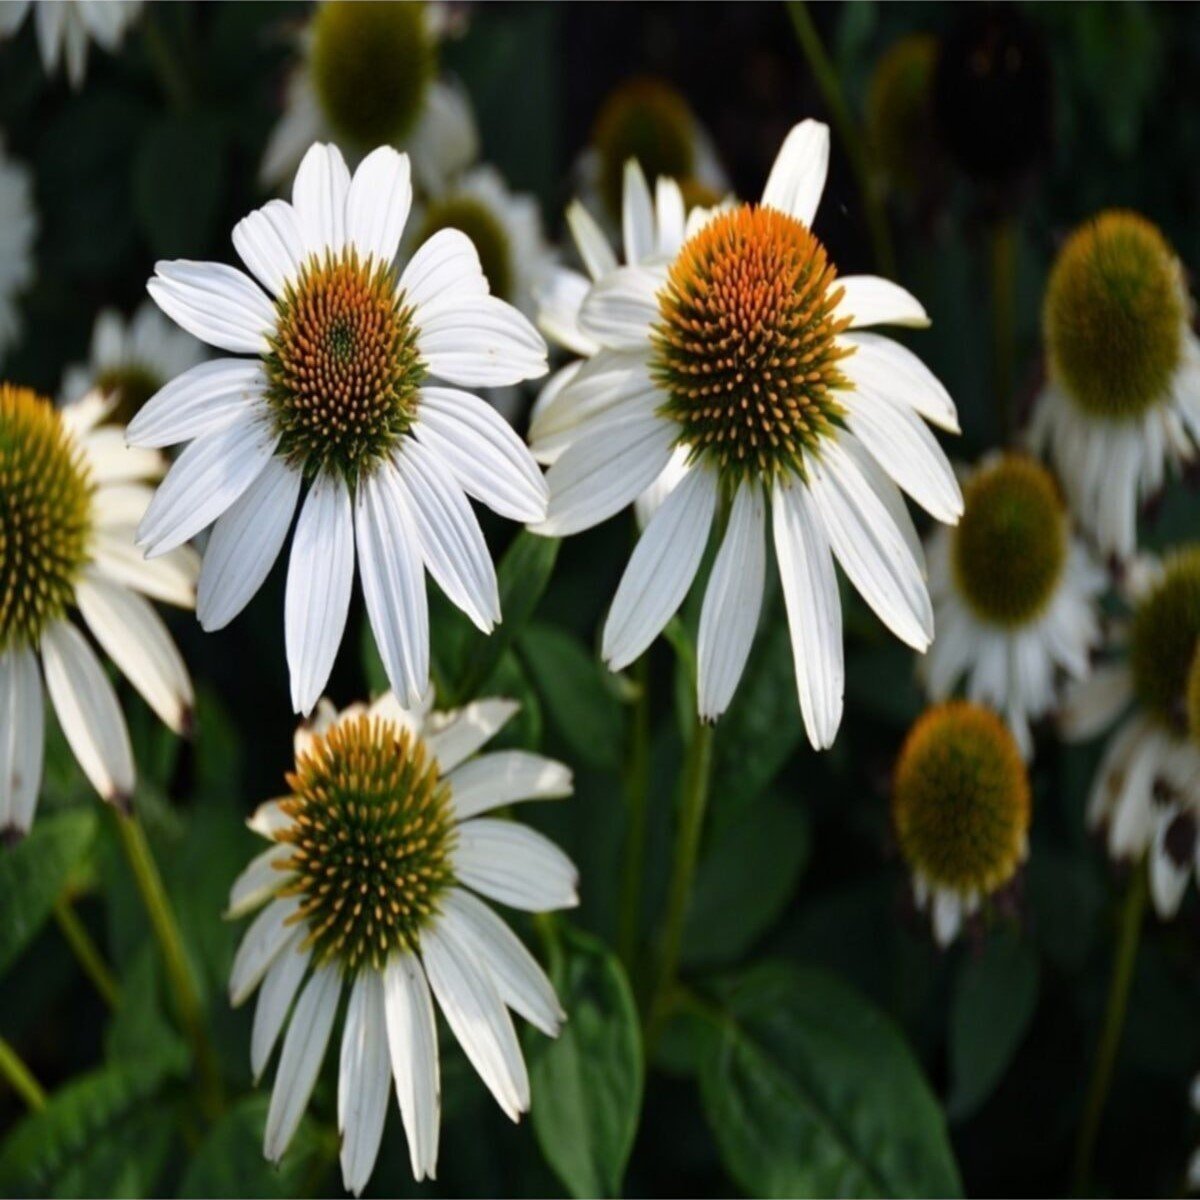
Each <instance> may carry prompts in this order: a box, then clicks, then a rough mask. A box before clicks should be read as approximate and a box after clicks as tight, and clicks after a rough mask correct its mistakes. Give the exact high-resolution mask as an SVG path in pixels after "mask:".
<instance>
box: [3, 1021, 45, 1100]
mask: <svg viewBox="0 0 1200 1200" xmlns="http://www.w3.org/2000/svg"><path fill="white" fill-rule="evenodd" d="M0 1076H3V1077H4V1078H5V1079H7V1080H8V1082H9V1083H10V1084H11V1085H12V1089H13V1091H14V1092H16V1093H17V1095H18V1096H20V1097H21V1099H22V1100H24V1101H25V1103H26V1104H27V1105H28V1106H29V1107H30V1108H32V1109H34V1110H36V1109H39V1108H45V1107H46V1093H45V1091H44V1089H43V1088H42V1085H41V1084H40V1083H38V1081H37V1080H36V1079H34V1077H33V1073H32V1072H31V1071H30V1069H29V1068H28V1067H27V1066H26V1065H25V1064H24V1063H23V1062H22V1061H21V1057H20V1055H19V1054H17V1052H16V1051H15V1050H14V1049H13V1048H12V1046H10V1045H9V1044H8V1042H6V1041H5V1040H4V1038H2V1037H0Z"/></svg>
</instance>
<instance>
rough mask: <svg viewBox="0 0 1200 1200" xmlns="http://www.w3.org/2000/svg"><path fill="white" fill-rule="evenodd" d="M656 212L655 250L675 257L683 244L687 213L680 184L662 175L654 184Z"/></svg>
mask: <svg viewBox="0 0 1200 1200" xmlns="http://www.w3.org/2000/svg"><path fill="white" fill-rule="evenodd" d="M654 212H655V219H656V224H657V233H656V242H655V252H656V253H658V254H663V255H669V256H670V257H671V258H674V257H675V255H676V254H677V253H678V252H679V248H680V247H681V246H682V245H683V239H684V232H683V231H684V229H685V228H686V225H687V213H686V212H685V210H684V204H683V193H682V192H681V191H680V190H679V184H677V183H676V182H675V180H673V179H669V178H668V177H667V176H666V175H660V176H659V177H658V179H657V180H656V181H655V184H654Z"/></svg>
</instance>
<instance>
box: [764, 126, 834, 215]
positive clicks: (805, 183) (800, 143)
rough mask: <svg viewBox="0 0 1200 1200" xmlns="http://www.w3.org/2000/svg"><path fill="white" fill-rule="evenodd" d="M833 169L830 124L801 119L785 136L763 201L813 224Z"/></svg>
mask: <svg viewBox="0 0 1200 1200" xmlns="http://www.w3.org/2000/svg"><path fill="white" fill-rule="evenodd" d="M828 172H829V126H828V125H825V124H823V123H822V122H820V121H801V122H800V124H799V125H795V126H793V127H792V130H791V132H790V133H789V134H788V135H787V137H786V138H785V139H784V142H783V145H782V146H781V147H780V148H779V153H778V154H777V155H776V156H775V165H774V166H773V167H772V168H771V174H770V176H769V177H768V179H767V186H766V187H765V188H764V189H763V198H762V202H763V204H765V205H768V206H769V207H771V208H777V209H779V211H780V212H785V213H788V214H789V215H790V216H793V217H795V218H796V220H797V221H800V222H801V223H803V224H804V225H808V226H809V227H811V226H812V223H813V218H814V217H815V216H816V215H817V205H819V204H820V203H821V193H822V192H823V191H824V190H825V176H826V175H827V174H828Z"/></svg>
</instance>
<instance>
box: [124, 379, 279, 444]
mask: <svg viewBox="0 0 1200 1200" xmlns="http://www.w3.org/2000/svg"><path fill="white" fill-rule="evenodd" d="M266 386H267V379H266V376H265V375H264V374H263V372H262V366H261V364H260V363H258V362H256V361H254V360H252V359H245V358H215V359H212V360H211V361H209V362H202V363H200V364H198V365H197V366H194V367H192V368H191V370H189V371H184V373H183V374H182V375H180V376H178V377H176V378H175V379H173V380H171V382H170V383H168V384H167V385H166V387H164V388H161V389H160V390H159V391H157V392H156V393H155V394H154V395H153V396H151V398H150V399H149V400H147V401H146V403H145V404H144V405H143V406H142V408H141V409H140V410H139V411H138V413H137V415H136V416H135V417H134V418H133V420H132V421H130V422H129V425H128V427H127V428H126V430H125V438H126V440H127V441H128V443H129V444H130V445H131V446H147V447H158V446H175V445H178V444H179V443H180V442H190V441H191V440H192V439H193V438H197V437H201V436H203V435H204V434H206V433H213V432H215V431H216V430H218V429H223V428H224V427H225V426H227V425H230V424H232V423H233V422H234V421H235V420H237V418H238V417H240V416H245V415H246V413H247V411H248V410H250V409H252V408H255V407H257V406H258V405H259V404H260V402H261V397H262V394H263V392H264V391H265V389H266Z"/></svg>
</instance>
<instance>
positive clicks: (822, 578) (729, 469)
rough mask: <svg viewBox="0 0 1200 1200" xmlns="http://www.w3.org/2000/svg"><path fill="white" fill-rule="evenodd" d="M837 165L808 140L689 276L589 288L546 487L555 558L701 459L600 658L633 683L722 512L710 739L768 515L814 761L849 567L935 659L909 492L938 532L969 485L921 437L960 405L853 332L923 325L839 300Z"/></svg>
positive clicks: (628, 591) (864, 279) (863, 281)
mask: <svg viewBox="0 0 1200 1200" xmlns="http://www.w3.org/2000/svg"><path fill="white" fill-rule="evenodd" d="M828 155H829V131H828V129H827V127H826V126H824V125H821V124H818V123H817V122H815V121H805V122H804V123H802V124H800V125H798V126H797V127H796V128H795V129H793V130H792V132H791V133H790V134H789V136H788V138H787V140H786V142H785V143H784V146H783V148H782V150H781V151H780V154H779V157H778V159H777V160H776V162H775V166H774V168H773V169H772V171H771V175H770V178H769V180H768V182H767V187H766V190H765V192H764V194H763V202H762V204H761V205H757V206H756V205H749V204H743V205H740V206H738V207H736V208H729V209H725V210H722V211H719V212H716V213H711V212H708V213H706V212H698V213H697V214H693V217H692V218H691V219H690V220H689V228H687V229H685V241H684V244H683V247H682V249H681V250H680V251H679V253H678V254H677V255H676V256H675V258H674V260H673V261H669V262H666V261H656V260H652V259H644V260H642V261H640V262H639V263H638V264H637V265H635V266H626V267H623V268H620V269H619V270H617V271H613V272H610V273H608V274H607V275H606V276H605V277H604V278H603V279H601V280H600V282H598V283H596V284H594V285H593V286H592V287H591V289H590V290H589V291H588V294H587V296H586V298H585V299H584V302H583V305H582V308H581V310H580V319H579V323H580V326H581V328H582V330H583V332H584V333H585V334H587V336H589V337H591V338H592V339H593V340H594V341H596V342H597V343H599V344H600V346H601V347H602V349H601V350H600V352H599V353H597V354H596V355H595V356H594V357H593V358H592V359H591V360H590V361H589V362H588V363H587V365H586V367H584V368H582V369H581V370H580V372H579V374H578V375H577V376H576V377H575V379H573V380H572V381H571V382H570V383H568V384H567V389H569V390H571V391H572V392H574V400H573V403H574V404H576V405H577V406H578V408H577V409H576V411H577V412H578V411H580V410H586V416H585V417H584V418H583V419H582V420H577V421H576V422H575V424H574V426H573V429H572V434H571V441H570V444H569V445H568V446H567V447H566V449H564V450H563V451H562V453H561V454H560V455H559V456H558V458H557V459H556V460H555V462H554V465H553V466H552V467H551V468H550V471H549V473H548V475H547V483H548V484H549V485H550V508H549V512H548V515H547V518H546V520H545V521H544V522H542V523H541V524H540V525H539V526H537V529H538V531H539V532H542V533H546V534H551V535H556V536H560V535H565V534H569V533H576V532H578V531H579V530H582V529H587V528H590V527H591V526H593V525H596V524H598V523H599V522H600V521H603V520H605V519H606V518H607V517H610V516H612V514H613V513H615V512H617V511H619V510H620V509H622V508H624V507H625V506H626V505H628V504H630V503H631V502H632V501H633V500H634V498H635V497H637V496H638V495H639V494H640V493H641V492H642V491H643V490H644V489H645V488H647V487H648V486H649V485H650V484H651V483H653V482H654V481H655V480H657V479H658V478H659V476H660V475H661V474H662V472H663V470H664V468H665V467H666V466H667V464H668V463H669V462H670V460H671V458H672V455H674V454H675V452H676V451H677V450H678V449H680V448H682V449H683V450H684V451H685V452H686V454H687V458H686V462H685V463H684V474H683V478H682V479H681V480H680V482H679V483H677V484H676V485H675V487H674V488H673V489H672V491H671V493H670V495H669V496H668V497H667V498H666V499H665V500H664V501H663V502H662V505H661V506H660V507H659V508H658V510H657V512H656V513H655V514H654V516H653V518H652V519H651V520H650V523H649V524H648V525H647V527H646V531H645V533H644V534H643V535H642V537H641V540H640V541H639V543H638V545H637V548H636V549H635V551H634V553H633V557H632V558H631V560H630V563H629V566H628V568H627V569H626V572H625V575H624V578H623V579H622V580H621V584H620V586H619V588H618V590H617V595H616V598H615V599H614V601H613V605H612V609H611V611H610V612H609V616H608V620H607V622H606V625H605V628H604V635H603V645H602V652H603V655H604V658H605V659H606V661H607V662H608V664H609V666H610V667H612V668H613V669H614V670H619V669H621V668H622V667H624V666H626V665H628V664H629V663H631V662H632V661H633V660H634V659H635V658H637V656H638V655H639V654H641V653H642V651H644V650H645V649H646V647H647V646H649V644H650V643H651V641H653V639H654V638H655V636H657V634H658V633H659V631H660V630H661V629H662V628H663V626H664V625H665V624H666V623H667V621H668V620H669V619H670V618H671V616H672V615H673V614H674V612H675V611H676V609H677V608H678V607H679V605H680V603H681V602H682V601H683V598H684V596H685V595H686V594H687V592H688V590H689V588H690V587H691V584H692V580H693V578H694V577H695V574H696V571H697V569H698V567H699V565H700V561H701V558H702V557H703V555H704V550H705V546H706V545H707V542H708V539H709V537H710V534H711V529H712V526H713V524H714V523H715V522H716V521H717V514H718V511H719V510H721V509H726V508H727V509H728V524H727V528H726V530H725V534H724V537H723V540H722V544H721V548H720V551H719V552H718V554H717V556H716V559H715V561H714V564H713V570H712V575H711V578H710V580H709V584H708V588H707V591H706V594H705V598H704V605H703V609H702V612H701V617H700V631H699V646H698V654H699V711H700V715H701V716H702V717H703V718H705V719H706V720H711V719H715V718H716V717H718V716H719V715H720V714H721V713H722V712H723V711H724V710H725V708H726V707H727V706H728V704H729V701H730V699H731V698H732V696H733V692H734V689H735V688H736V686H737V683H738V680H739V678H740V677H741V674H742V670H743V668H744V666H745V663H746V658H747V655H748V654H749V651H750V644H751V642H752V640H753V637H754V631H755V628H756V626H757V623H758V615H759V609H760V607H761V603H762V596H763V584H764V579H765V574H766V549H765V544H764V542H765V532H766V522H767V508H768V506H769V507H770V508H771V509H772V512H773V526H774V541H775V552H776V557H777V559H778V562H779V574H780V579H781V581H782V584H783V592H784V599H785V601H786V604H787V611H788V620H789V625H790V627H791V633H792V647H793V651H794V654H795V665H796V679H797V684H798V687H799V693H800V705H801V709H802V711H803V714H804V721H805V726H806V728H807V730H808V735H809V739H810V741H811V742H812V744H813V745H814V746H817V747H826V746H829V745H830V744H831V743H832V742H833V739H834V736H835V735H836V733H837V728H838V724H839V722H840V720H841V713H842V693H843V679H844V671H843V656H842V628H841V602H840V599H839V596H838V590H837V579H836V577H835V575H834V569H833V562H834V557H835V556H836V558H837V560H838V561H839V562H840V563H841V564H842V567H843V569H844V570H845V572H846V574H847V575H848V576H849V577H850V580H851V582H852V583H853V584H854V585H855V587H856V588H857V589H858V590H859V591H860V592H861V593H862V595H863V596H864V598H865V599H866V600H867V602H868V603H869V604H870V605H871V607H872V608H873V609H874V610H875V611H876V613H878V615H879V616H880V618H881V619H882V620H883V621H884V623H885V624H887V625H888V626H889V627H890V628H891V629H892V630H893V632H895V633H896V634H897V636H899V637H900V638H901V639H902V640H904V641H905V642H907V643H908V644H909V645H910V646H913V647H915V648H916V649H918V650H922V651H923V650H924V649H925V648H926V647H927V646H928V644H929V642H930V640H931V639H932V637H933V608H932V605H931V604H930V600H929V593H928V591H927V590H926V587H925V579H924V573H923V565H922V562H921V550H920V544H919V542H918V541H917V537H916V532H915V530H914V529H913V526H912V522H911V519H910V518H909V516H908V513H907V510H906V509H905V506H904V503H903V500H902V499H901V496H900V492H899V490H898V489H897V486H896V485H897V483H898V484H899V485H900V487H902V488H903V489H905V490H906V491H907V492H908V493H909V494H910V495H911V496H912V497H913V498H914V499H915V500H916V501H917V502H918V503H919V504H921V505H922V506H923V507H925V508H927V509H928V510H929V511H930V512H931V513H932V514H933V515H934V516H935V517H937V518H938V519H939V520H942V521H948V522H953V521H955V520H957V519H958V515H959V514H960V513H961V511H962V495H961V493H960V491H959V487H958V482H957V480H956V479H955V477H954V472H953V470H952V469H951V467H950V464H949V462H948V461H947V459H946V456H945V454H944V453H943V452H942V450H941V448H940V447H939V445H938V444H937V442H936V441H935V440H934V438H933V435H932V434H931V433H930V432H929V430H928V429H927V428H926V427H925V424H924V422H923V421H922V419H921V418H922V417H923V416H924V417H927V418H929V419H930V420H933V421H935V422H937V423H939V424H941V425H943V426H945V427H946V428H950V429H955V428H957V426H956V416H955V411H954V405H953V403H952V402H951V400H950V397H949V396H948V395H947V394H946V391H945V389H944V388H943V387H942V386H941V385H940V384H939V383H938V382H937V380H936V379H934V377H933V376H932V375H931V374H930V372H929V371H928V370H927V369H926V368H925V367H924V366H923V365H922V364H921V362H920V360H919V359H918V358H917V357H916V356H915V355H914V354H912V353H911V352H910V351H908V350H905V349H904V348H902V347H901V346H899V345H898V344H896V343H895V342H892V341H890V340H889V339H887V338H883V337H880V336H879V335H878V334H874V333H864V332H851V331H852V330H859V329H861V328H862V327H863V326H868V325H877V324H908V325H925V324H927V323H928V318H927V317H926V315H925V310H924V309H923V308H922V307H921V305H920V304H919V303H918V302H917V301H916V300H915V299H914V298H913V297H912V296H910V295H909V294H908V293H907V292H906V291H904V289H903V288H900V287H897V286H896V285H895V284H893V283H889V282H887V281H886V280H883V279H878V278H876V277H874V276H852V277H843V278H840V279H839V278H838V277H837V272H836V268H835V267H834V265H833V264H832V263H831V262H829V260H828V257H827V255H826V252H825V248H824V246H822V245H821V243H820V242H819V241H818V240H817V238H816V237H815V236H814V235H813V233H812V231H811V229H810V227H809V226H810V223H811V221H812V219H813V215H814V213H815V211H816V207H817V202H818V200H819V199H820V196H821V192H822V190H823V188H824V184H825V173H826V168H827V165H828ZM654 237H655V230H654V229H653V228H651V227H644V228H641V229H638V230H635V231H634V238H635V240H636V241H637V242H638V244H639V245H646V246H649V245H651V244H652V241H653V239H654ZM893 480H895V482H893Z"/></svg>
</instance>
